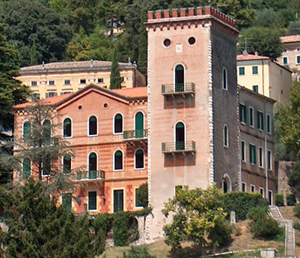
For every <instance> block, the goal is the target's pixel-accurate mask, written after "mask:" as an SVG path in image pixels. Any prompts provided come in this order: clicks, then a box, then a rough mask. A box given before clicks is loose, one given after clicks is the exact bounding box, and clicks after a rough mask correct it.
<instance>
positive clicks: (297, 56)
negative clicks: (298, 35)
mask: <svg viewBox="0 0 300 258" xmlns="http://www.w3.org/2000/svg"><path fill="white" fill-rule="evenodd" d="M298 57H299V58H300V55H297V56H296V64H297V65H298V64H300V62H299V63H298Z"/></svg>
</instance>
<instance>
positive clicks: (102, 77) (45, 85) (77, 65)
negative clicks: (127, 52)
mask: <svg viewBox="0 0 300 258" xmlns="http://www.w3.org/2000/svg"><path fill="white" fill-rule="evenodd" d="M119 69H120V76H121V78H120V80H121V86H122V88H126V89H128V88H134V87H137V86H145V85H146V77H145V75H143V74H142V73H141V72H140V71H139V70H138V69H137V67H136V65H134V64H131V63H119ZM110 70H111V62H108V61H96V60H94V61H93V60H91V61H73V62H57V63H48V64H42V65H35V66H27V67H22V68H21V69H20V76H19V77H18V78H17V79H18V80H20V81H21V82H22V83H23V84H25V85H27V86H29V87H30V89H31V91H32V95H33V96H34V97H35V98H37V99H43V98H49V97H54V96H59V95H63V94H66V93H72V92H76V91H78V90H80V89H82V88H84V87H85V86H87V85H89V84H91V83H93V84H95V85H98V86H101V87H104V88H109V85H110Z"/></svg>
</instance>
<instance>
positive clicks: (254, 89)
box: [252, 85, 258, 93]
mask: <svg viewBox="0 0 300 258" xmlns="http://www.w3.org/2000/svg"><path fill="white" fill-rule="evenodd" d="M252 90H253V91H254V92H256V93H258V85H253V86H252Z"/></svg>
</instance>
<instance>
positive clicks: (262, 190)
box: [259, 187, 264, 198]
mask: <svg viewBox="0 0 300 258" xmlns="http://www.w3.org/2000/svg"><path fill="white" fill-rule="evenodd" d="M259 192H260V195H261V197H263V198H264V189H263V188H262V187H260V188H259Z"/></svg>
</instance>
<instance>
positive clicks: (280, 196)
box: [275, 194, 284, 206]
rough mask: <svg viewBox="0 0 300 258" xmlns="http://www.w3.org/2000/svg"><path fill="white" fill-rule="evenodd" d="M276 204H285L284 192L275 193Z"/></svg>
mask: <svg viewBox="0 0 300 258" xmlns="http://www.w3.org/2000/svg"><path fill="white" fill-rule="evenodd" d="M275 204H276V206H283V205H284V201H283V194H275Z"/></svg>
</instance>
